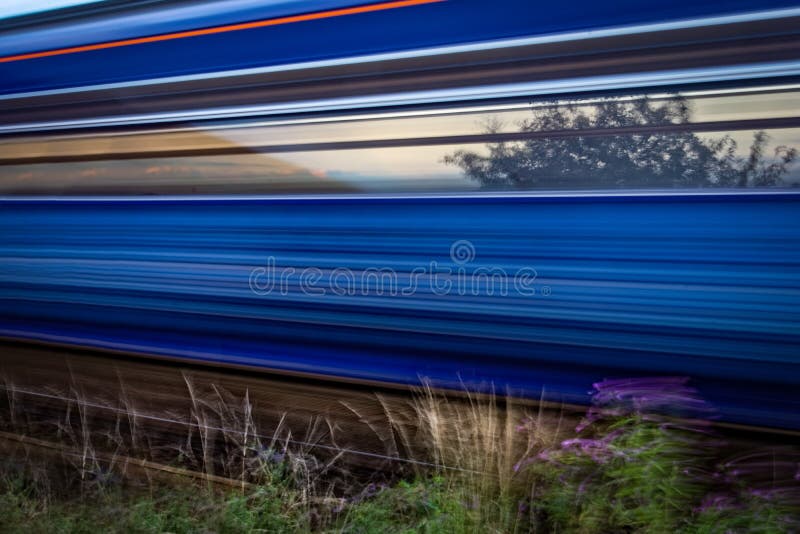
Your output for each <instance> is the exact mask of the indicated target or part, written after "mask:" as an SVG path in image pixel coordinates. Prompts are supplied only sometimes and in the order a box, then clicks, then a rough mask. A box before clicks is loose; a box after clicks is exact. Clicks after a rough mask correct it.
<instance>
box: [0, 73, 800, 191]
mask: <svg viewBox="0 0 800 534" xmlns="http://www.w3.org/2000/svg"><path fill="white" fill-rule="evenodd" d="M797 109H800V86H792V85H783V86H773V87H766V88H765V87H759V88H738V89H726V90H717V91H694V92H683V93H680V94H678V93H674V94H673V93H660V94H649V95H627V96H616V97H603V98H600V97H595V98H583V99H569V100H537V101H532V102H518V103H509V104H502V105H484V106H481V105H472V106H464V107H461V108H452V107H448V108H443V109H438V110H437V109H434V110H431V109H427V110H417V111H414V110H401V111H395V112H386V113H349V114H340V115H337V116H326V117H296V118H288V119H287V118H282V119H279V120H264V119H260V120H255V119H254V120H247V121H240V122H238V123H236V124H217V125H208V124H200V125H196V126H184V127H180V128H175V127H172V128H152V127H150V128H146V129H143V128H139V129H138V130H125V131H119V132H104V133H82V134H60V135H55V134H50V135H46V136H32V135H29V136H27V137H16V138H12V137H6V138H3V139H1V140H0V194H2V195H38V194H42V195H158V194H164V195H184V194H214V195H218V194H323V193H330V194H335V193H347V194H357V193H367V194H376V193H392V192H403V193H426V192H469V191H473V192H479V191H497V190H500V191H548V190H608V189H612V190H618V189H654V188H655V189H674V188H751V187H795V186H798V184H800V165H797V164H796V159H797V156H798V154H797V148H798V147H800V117H798V116H797V114H796V110H797Z"/></svg>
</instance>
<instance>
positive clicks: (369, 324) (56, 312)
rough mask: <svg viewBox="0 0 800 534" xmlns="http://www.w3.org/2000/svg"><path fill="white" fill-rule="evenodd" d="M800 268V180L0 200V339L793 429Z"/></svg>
mask: <svg viewBox="0 0 800 534" xmlns="http://www.w3.org/2000/svg"><path fill="white" fill-rule="evenodd" d="M432 262H435V263H432ZM288 269H291V270H288ZM335 269H338V271H334V270H335ZM370 269H371V271H370ZM481 269H482V270H481ZM377 270H380V272H378V271H377ZM415 270H416V272H417V273H418V274H417V275H414V274H413V273H414V272H415ZM447 271H449V274H448V273H447ZM534 271H535V277H534V276H533V275H532V273H533V272H534ZM370 272H371V273H372V274H365V273H370ZM481 272H483V273H484V274H486V273H489V272H492V273H495V275H496V276H497V278H495V279H494V280H495V281H494V282H493V283H489V281H488V279H487V277H486V276H480V273H481ZM798 272H800V194H785V193H783V194H781V193H775V194H763V195H754V194H732V195H708V196H690V195H686V196H681V195H672V196H658V195H651V196H634V197H609V196H596V197H593V196H589V197H565V198H557V197H508V198H478V197H462V198H400V199H341V198H327V199H311V198H309V199H281V200H269V199H262V200H251V199H230V200H224V199H223V200H219V199H217V200H212V199H202V198H198V199H193V200H135V199H134V200H107V201H82V200H57V201H48V200H46V199H42V200H38V201H11V200H6V201H2V202H0V288H2V289H0V335H6V336H15V337H20V338H30V339H43V340H55V341H64V342H70V343H77V344H81V345H87V346H95V347H106V348H117V349H123V350H133V351H140V352H144V353H151V354H159V355H169V356H177V357H183V358H189V359H197V360H206V361H216V362H223V363H225V362H229V363H243V364H247V365H254V366H261V367H268V368H274V369H286V370H295V371H309V372H314V373H319V374H326V375H333V376H341V377H352V378H364V379H376V380H382V381H389V382H398V383H416V382H417V381H418V379H419V377H420V376H427V377H430V378H431V379H433V380H434V381H435V382H436V383H438V384H440V385H444V386H449V387H458V382H459V375H460V376H461V377H462V379H464V380H465V381H467V382H471V381H475V382H477V381H482V380H483V381H493V382H494V383H495V385H496V386H498V387H502V386H504V385H509V386H511V387H513V388H517V389H521V390H525V391H526V392H527V394H529V395H533V396H537V397H538V395H539V394H540V389H541V388H542V387H545V388H546V391H548V392H549V395H550V396H551V397H552V398H559V399H564V400H568V401H572V402H581V401H585V400H586V398H587V397H586V392H587V391H588V390H589V389H590V384H591V383H592V382H593V381H597V380H599V379H602V378H604V377H612V376H641V375H653V374H679V375H688V376H692V377H693V378H694V380H695V381H696V384H697V385H698V386H699V387H700V388H701V390H703V391H704V393H705V394H706V395H707V396H708V397H709V398H710V400H712V401H713V402H714V403H715V404H716V405H717V406H718V407H719V409H720V410H721V413H722V415H723V416H724V417H725V418H727V419H729V420H733V421H740V422H747V423H755V424H767V425H779V426H787V427H793V428H800V420H799V419H798V418H797V417H796V414H797V413H798V412H800V280H798ZM347 273H351V274H352V276H353V277H354V279H355V282H354V283H353V284H352V285H349V284H348V280H349V278H348V276H350V275H349V274H347ZM392 273H394V274H392ZM433 273H439V274H438V276H437V277H436V278H433V277H432V275H433ZM501 273H505V274H504V275H502V274H501ZM380 274H382V275H385V276H386V278H383V279H382V281H379V275H380ZM523 274H525V275H526V276H527V278H526V279H525V280H523V282H524V283H520V281H521V280H522V278H521V277H522V275H523ZM270 275H271V277H270ZM503 276H505V278H504V277H503ZM270 280H272V281H273V282H274V284H273V286H272V287H270V284H269V282H270ZM502 280H506V281H507V282H508V284H509V285H508V290H507V291H506V292H503V291H502V288H503V285H502V283H501V282H502ZM515 281H516V282H517V285H516V286H515V285H514V282H515ZM281 282H283V283H281ZM254 283H255V285H254ZM448 283H449V284H450V285H449V286H448ZM404 290H406V291H404Z"/></svg>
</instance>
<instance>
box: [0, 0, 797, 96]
mask: <svg viewBox="0 0 800 534" xmlns="http://www.w3.org/2000/svg"><path fill="white" fill-rule="evenodd" d="M353 4H355V5H358V3H357V2H355V3H354V2H345V1H344V0H339V1H334V0H329V1H326V2H298V1H287V2H278V3H269V4H267V5H263V4H262V5H260V6H258V5H256V4H254V3H253V2H236V3H233V4H230V3H228V2H225V3H222V2H220V3H219V5H217V6H212V7H207V6H206V7H202V8H194V9H195V10H196V11H195V12H191V11H190V12H186V11H185V8H184V9H183V10H179V11H180V12H181V13H183V14H181V15H180V16H179V15H177V14H176V13H173V12H172V11H170V10H166V11H154V12H152V13H149V14H143V15H137V16H117V17H116V18H105V19H102V20H101V21H98V22H96V23H86V24H73V25H71V26H60V27H56V28H52V27H51V28H46V29H42V30H31V31H28V32H14V33H9V34H7V35H6V36H5V37H4V36H0V55H3V56H7V55H14V54H19V53H24V52H34V51H40V50H43V49H44V50H49V49H56V48H64V47H71V46H75V45H79V44H89V43H96V42H106V41H109V40H120V39H127V38H131V37H138V36H147V35H155V34H163V33H171V32H176V31H182V30H187V29H196V28H203V27H209V26H218V25H225V24H230V23H234V22H243V21H251V20H260V19H264V18H272V17H277V16H284V15H287V14H292V13H302V12H309V11H318V10H326V9H330V8H336V7H340V6H343V5H353ZM231 6H233V7H231ZM799 6H800V4H798V2H797V0H764V1H762V2H759V3H754V2H751V1H744V0H708V1H706V2H691V1H688V0H671V1H664V0H659V1H653V2H640V1H635V0H619V1H617V2H613V3H611V4H609V3H602V2H591V1H588V0H576V1H573V2H546V3H545V2H531V1H530V0H499V1H495V2H492V3H487V2H485V1H482V0H447V1H445V2H440V3H436V4H428V5H420V6H414V7H404V8H399V9H391V10H387V11H379V12H373V13H364V14H358V15H348V16H342V17H336V18H330V19H323V20H315V21H307V22H300V23H293V24H287V25H281V26H271V27H265V28H256V29H250V30H244V31H236V32H228V33H224V34H217V35H206V36H199V37H192V38H185V39H178V40H171V41H163V42H158V43H149V44H139V45H134V46H126V47H121V48H112V49H106V50H97V51H91V52H82V53H77V54H69V55H62V56H54V57H46V58H39V59H30V60H24V61H16V62H10V63H0V94H9V93H16V92H26V91H35V90H45V89H54V88H64V87H74V86H81V85H88V84H101V83H113V82H125V81H131V80H142V79H148V78H156V77H163V76H176V75H185V74H197V73H208V72H215V71H220V70H230V69H240V68H251V67H261V66H267V65H281V64H288V63H295V62H301V61H310V60H319V59H330V58H341V57H348V56H355V55H361V54H369V53H379V52H387V51H398V50H411V49H415V48H420V47H428V46H439V45H451V44H461V43H470V42H479V41H486V40H492V39H501V38H511V37H521V36H533V35H544V34H551V33H559V32H566V31H573V30H585V29H598V28H608V27H615V26H620V25H627V24H637V23H653V22H663V21H675V20H682V19H688V18H697V17H708V16H715V15H724V14H738V13H748V12H752V11H757V10H758V11H762V10H767V9H777V8H785V7H799Z"/></svg>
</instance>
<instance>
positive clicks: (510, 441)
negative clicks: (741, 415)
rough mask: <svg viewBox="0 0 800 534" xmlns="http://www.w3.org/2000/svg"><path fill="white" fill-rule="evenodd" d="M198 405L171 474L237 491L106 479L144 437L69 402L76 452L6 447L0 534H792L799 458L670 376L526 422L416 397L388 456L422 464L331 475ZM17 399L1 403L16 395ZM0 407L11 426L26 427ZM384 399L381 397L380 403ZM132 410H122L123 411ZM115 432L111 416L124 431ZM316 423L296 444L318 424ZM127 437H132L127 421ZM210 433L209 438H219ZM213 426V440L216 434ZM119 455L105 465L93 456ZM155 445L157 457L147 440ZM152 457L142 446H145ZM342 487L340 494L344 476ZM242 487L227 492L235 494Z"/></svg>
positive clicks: (605, 385) (329, 465) (395, 419)
mask: <svg viewBox="0 0 800 534" xmlns="http://www.w3.org/2000/svg"><path fill="white" fill-rule="evenodd" d="M186 384H187V389H188V390H189V395H190V397H191V400H192V402H191V409H190V412H191V413H189V414H188V415H187V416H186V420H187V421H191V422H193V423H194V424H192V425H189V427H188V428H189V431H188V435H187V436H186V438H185V440H184V441H183V443H182V444H177V443H176V444H172V445H164V444H163V443H162V444H160V445H159V446H158V450H159V451H160V452H159V454H161V455H162V457H163V455H164V451H165V450H167V451H172V454H173V456H174V463H175V465H181V466H184V467H186V468H192V469H195V470H199V471H203V472H205V473H209V474H211V473H214V474H215V475H216V476H223V477H226V480H228V481H233V484H229V485H227V486H223V487H220V486H218V485H215V484H213V483H211V482H208V481H206V482H205V483H204V482H199V483H198V482H191V481H186V480H185V479H180V480H175V481H172V482H171V483H164V482H163V481H161V482H156V481H153V480H150V481H146V480H141V478H140V479H131V478H130V477H128V478H125V477H123V476H117V475H121V474H124V469H123V466H122V463H123V462H121V460H120V458H121V457H122V456H121V455H122V453H123V452H124V453H125V454H133V453H134V452H136V451H138V452H139V453H140V454H145V453H146V451H147V447H146V446H145V445H144V444H146V443H151V444H152V443H155V442H157V441H158V440H155V439H154V438H153V436H149V435H147V433H146V430H145V426H146V425H145V422H144V420H142V419H141V418H140V417H138V418H137V415H136V413H134V412H133V409H130V410H128V413H123V414H121V416H120V417H121V418H122V420H124V421H128V422H129V426H128V427H127V428H128V430H127V431H123V430H119V425H117V426H116V427H115V428H117V430H116V432H111V431H109V430H108V429H106V430H105V431H103V432H101V433H99V434H95V433H93V432H92V431H90V428H91V425H90V423H91V421H90V420H89V419H90V417H89V414H88V412H87V411H86V409H85V404H84V405H83V406H84V407H83V408H80V407H79V406H80V405H81V403H77V404H76V405H75V406H74V407H73V408H71V410H72V411H71V412H70V413H69V414H66V415H65V416H64V417H63V418H62V419H61V421H60V423H59V427H58V429H59V434H60V436H61V438H62V439H63V441H64V442H65V443H67V444H68V445H69V446H70V447H71V450H73V451H75V453H74V454H72V455H65V456H62V457H61V458H60V460H59V461H58V462H49V463H48V464H47V465H41V464H37V463H36V462H35V461H34V460H32V459H31V458H30V457H20V456H19V455H7V456H6V460H5V462H4V464H3V466H2V467H3V470H2V476H0V531H3V532H94V531H97V530H98V529H99V530H103V531H108V532H281V533H282V532H342V533H373V532H374V533H380V534H389V533H403V532H428V533H443V534H444V533H472V532H497V533H500V532H503V533H505V532H509V533H517V532H519V533H522V532H533V533H551V532H554V533H580V534H584V533H586V534H590V533H606V532H615V533H617V532H619V533H650V532H655V533H661V532H664V533H670V534H673V533H677V534H681V533H717V532H719V533H729V532H730V533H738V532H742V533H744V532H764V533H773V532H774V533H781V532H796V531H798V530H799V529H800V453H798V451H797V450H795V449H792V448H790V447H763V448H761V449H758V450H754V451H752V450H751V451H744V450H740V449H739V448H737V446H735V444H733V445H732V444H729V443H726V442H725V440H724V439H723V438H722V437H721V436H720V435H718V433H717V431H715V430H714V429H713V428H712V427H711V425H710V424H709V423H708V422H707V421H708V419H709V418H710V417H711V416H713V409H712V407H710V406H708V405H707V404H706V403H705V402H703V400H702V399H701V398H700V397H699V396H698V394H697V392H696V391H694V390H693V389H692V388H691V387H689V386H688V385H687V383H686V381H685V380H683V379H677V378H652V379H636V380H616V381H603V382H599V383H598V384H595V390H594V395H593V399H594V402H593V405H592V406H591V407H590V408H589V409H588V410H587V412H586V413H585V414H584V416H583V418H582V420H581V421H580V422H579V423H578V424H577V427H576V426H575V420H574V419H571V418H567V417H562V416H561V415H560V414H558V413H554V412H553V411H552V410H548V411H544V410H542V411H539V412H534V413H531V412H530V411H529V408H526V407H524V406H518V405H516V404H515V403H514V399H513V398H501V397H499V396H496V395H489V396H482V397H480V398H479V397H475V396H471V395H469V394H467V395H466V397H464V398H459V399H454V398H448V397H444V396H442V395H441V394H438V393H437V392H435V391H434V390H433V389H431V388H422V389H421V390H420V391H419V392H418V393H417V394H416V395H415V397H414V399H413V401H412V404H413V410H412V412H411V413H413V414H414V415H413V416H412V417H411V418H410V419H409V417H408V413H407V412H404V413H399V412H395V411H394V409H393V408H392V407H391V406H389V404H388V403H383V406H384V410H385V412H386V415H387V418H388V420H389V421H390V422H391V438H390V440H391V441H393V443H392V444H391V446H390V449H392V450H396V451H400V450H402V451H405V454H406V455H411V456H412V457H413V459H415V460H416V461H417V462H416V463H414V464H412V465H413V466H414V469H413V470H412V471H411V472H408V471H405V472H403V473H402V476H400V475H397V476H394V477H393V476H392V475H391V473H390V474H389V475H388V476H385V477H383V478H382V479H377V480H378V481H377V482H376V481H375V480H376V479H374V478H373V477H372V476H369V475H367V476H364V475H363V474H361V475H357V474H349V475H348V474H347V473H344V474H343V473H342V467H341V465H340V464H341V462H340V460H341V456H342V453H339V454H336V453H326V455H320V454H318V452H319V451H316V450H314V448H313V447H308V446H305V445H303V444H302V443H298V441H297V440H294V439H292V434H291V432H290V430H289V429H287V428H285V427H284V426H283V424H282V423H281V424H279V425H278V428H277V429H275V431H274V432H273V433H272V434H271V435H270V438H269V439H265V438H264V436H263V435H262V434H260V433H259V430H258V429H257V428H256V424H255V422H254V418H253V414H252V406H251V405H250V402H249V398H248V396H247V395H245V397H244V398H242V399H236V398H233V397H231V396H230V395H229V394H227V393H225V392H224V391H221V390H220V389H218V388H216V387H215V386H213V385H211V386H208V387H206V386H203V387H199V386H198V385H196V384H194V383H192V381H191V380H189V379H188V378H187V381H186ZM9 398H12V397H9ZM13 400H14V402H13V403H12V402H10V401H9V402H7V403H6V406H5V408H6V409H7V411H8V412H9V413H8V414H6V416H4V418H3V424H4V425H5V426H6V427H9V426H12V425H13V424H20V423H19V422H18V419H19V417H17V415H18V414H17V415H15V413H14V411H15V410H18V409H20V406H19V405H20V402H21V400H20V399H19V398H16V397H14V398H13ZM378 400H379V401H381V399H380V398H379V399H378ZM124 404H125V405H126V406H128V405H130V404H131V403H130V402H129V401H126V402H125V403H124ZM118 422H119V421H118ZM325 425H326V424H325V422H324V421H322V422H321V421H319V420H314V421H312V422H310V424H309V429H308V432H306V433H305V435H306V436H313V435H314V434H315V432H324V427H325ZM133 428H135V429H136V431H135V432H133V431H132V430H131V429H133ZM215 429H216V430H215ZM220 429H222V430H220ZM101 446H102V447H105V449H106V450H108V449H109V448H112V449H113V450H114V451H116V452H117V453H118V454H117V455H112V456H111V457H110V459H109V457H108V456H107V455H106V456H104V455H103V454H100V453H99V452H98V447H101ZM151 447H153V446H152V445H151ZM150 453H151V454H152V451H150ZM342 480H345V481H346V484H343V483H342ZM237 484H238V485H237Z"/></svg>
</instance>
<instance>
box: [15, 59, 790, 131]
mask: <svg viewBox="0 0 800 534" xmlns="http://www.w3.org/2000/svg"><path fill="white" fill-rule="evenodd" d="M798 75H800V60H793V61H783V62H775V63H761V64H754V65H744V66H741V65H737V66H727V67H714V68H703V69H681V70H674V71H662V72H647V73H629V74H617V75H610V76H592V77H584V78H566V79H560V80H547V81H538V82H525V83H516V84H503V85H487V86H472V87H463V88H457V89H439V90H427V91H415V92H404V93H391V94H386V95H377V96H359V97H345V98H334V99H324V100H309V101H299V102H288V103H281V104H268V105H263V106H241V107H231V108H211V109H201V110H191V111H180V112H169V113H150V114H142V115H123V116H113V117H105V118H103V117H101V118H91V119H76V120H67V121H53V122H36V123H20V124H10V125H7V126H0V134H11V133H26V132H36V131H42V130H47V131H52V130H62V129H68V128H92V127H109V126H129V125H134V124H153V123H165V122H174V121H201V120H211V119H232V118H233V119H235V118H244V117H256V116H269V115H283V114H296V113H312V112H326V111H339V110H351V109H364V108H376V107H384V106H408V105H415V104H431V103H448V102H459V101H467V100H471V101H478V100H488V99H499V98H514V97H516V98H520V97H533V96H547V95H553V94H565V93H567V94H568V93H575V92H589V91H604V90H616V89H633V88H640V87H661V86H670V85H677V84H696V83H709V82H719V81H728V80H747V79H754V78H764V77H767V78H775V77H783V76H798Z"/></svg>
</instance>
